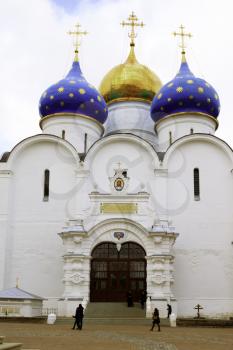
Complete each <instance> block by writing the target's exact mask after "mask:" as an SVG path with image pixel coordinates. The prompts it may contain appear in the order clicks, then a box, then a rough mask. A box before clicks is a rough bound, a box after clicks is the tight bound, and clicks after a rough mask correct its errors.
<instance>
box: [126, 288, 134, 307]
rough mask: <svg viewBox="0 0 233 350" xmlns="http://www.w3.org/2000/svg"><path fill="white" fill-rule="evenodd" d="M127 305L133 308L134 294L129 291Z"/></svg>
mask: <svg viewBox="0 0 233 350" xmlns="http://www.w3.org/2000/svg"><path fill="white" fill-rule="evenodd" d="M127 304H128V307H132V306H133V294H132V292H131V290H129V291H128V293H127Z"/></svg>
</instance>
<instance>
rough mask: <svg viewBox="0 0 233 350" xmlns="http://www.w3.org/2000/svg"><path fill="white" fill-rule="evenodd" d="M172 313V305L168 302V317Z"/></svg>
mask: <svg viewBox="0 0 233 350" xmlns="http://www.w3.org/2000/svg"><path fill="white" fill-rule="evenodd" d="M171 313H172V306H171V305H170V304H167V318H169V317H170V315H171Z"/></svg>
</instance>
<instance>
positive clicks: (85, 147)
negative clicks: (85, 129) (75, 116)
mask: <svg viewBox="0 0 233 350" xmlns="http://www.w3.org/2000/svg"><path fill="white" fill-rule="evenodd" d="M84 153H85V154H86V153H87V133H85V135H84Z"/></svg>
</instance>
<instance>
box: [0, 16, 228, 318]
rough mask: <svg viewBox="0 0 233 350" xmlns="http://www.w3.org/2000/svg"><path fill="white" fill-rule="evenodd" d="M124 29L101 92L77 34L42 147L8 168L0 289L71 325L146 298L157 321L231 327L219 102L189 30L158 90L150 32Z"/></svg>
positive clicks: (26, 144) (49, 107) (47, 97)
mask: <svg viewBox="0 0 233 350" xmlns="http://www.w3.org/2000/svg"><path fill="white" fill-rule="evenodd" d="M122 24H123V25H124V26H127V25H130V26H131V31H130V33H129V36H130V48H129V54H128V57H127V58H126V60H125V62H124V63H123V64H119V65H117V66H115V67H114V68H113V69H112V70H110V71H109V72H108V73H107V74H106V75H105V77H104V78H103V80H102V82H101V84H100V87H99V90H97V89H96V88H95V87H94V86H92V85H91V84H90V83H89V82H87V80H86V79H85V76H84V75H83V73H82V70H81V68H80V62H79V56H78V49H79V40H78V38H79V36H80V35H82V34H85V33H86V32H84V31H82V30H81V28H80V25H76V27H75V30H74V31H73V32H70V33H71V34H73V35H74V36H75V37H76V44H75V57H74V61H73V63H72V66H71V68H70V71H69V72H68V73H67V75H66V76H65V78H63V79H61V80H60V81H58V82H56V83H55V84H53V85H51V86H50V87H49V88H47V89H46V90H45V92H44V93H43V94H42V96H41V99H40V102H39V113H40V122H39V123H40V127H41V134H38V135H33V136H30V137H28V138H26V139H24V140H22V141H21V142H19V143H18V144H17V145H15V147H14V148H13V149H12V150H11V151H10V152H5V153H3V154H2V155H1V157H0V290H5V289H7V288H11V287H13V286H14V284H15V280H16V278H19V279H20V283H21V286H22V288H23V289H24V290H27V291H30V292H31V293H34V294H36V295H41V296H43V297H44V298H47V305H50V304H51V305H55V304H57V305H58V310H59V313H60V314H61V315H62V314H67V315H69V314H72V312H73V309H74V306H75V305H76V304H77V303H83V304H85V305H87V304H88V303H91V302H106V303H107V302H124V301H125V300H126V295H127V293H128V292H129V291H131V292H132V295H133V299H134V300H135V301H138V300H139V298H140V294H141V293H142V291H143V290H145V291H146V293H147V296H148V300H149V302H150V305H151V308H154V307H158V308H159V309H160V313H161V316H165V315H166V306H167V303H170V304H171V305H172V306H173V310H174V311H175V312H176V313H177V315H178V317H188V316H193V315H194V314H195V310H194V307H195V305H196V304H200V305H202V306H203V307H204V309H203V312H204V314H205V316H206V317H221V318H227V317H230V316H233V152H232V149H231V147H230V146H229V145H228V144H227V143H226V142H225V141H224V140H221V139H220V138H218V137H216V136H215V131H216V129H217V128H218V126H219V123H224V115H222V116H221V118H220V117H219V118H218V116H219V112H220V102H219V97H218V94H217V92H216V91H215V89H214V88H213V87H212V86H211V85H210V84H209V83H208V82H206V81H205V80H203V79H202V78H199V77H197V76H195V75H194V74H193V73H192V71H191V69H190V67H189V65H188V62H187V60H186V53H185V50H184V39H185V37H186V36H189V34H187V33H185V31H184V27H183V26H181V27H180V31H179V32H177V33H175V34H176V35H177V36H179V37H181V43H182V44H181V47H182V53H181V64H180V68H179V67H177V73H176V75H175V76H174V77H173V78H172V77H171V78H172V79H171V80H170V81H169V82H166V83H165V84H162V83H161V81H160V79H159V77H158V76H157V75H156V74H155V73H154V72H153V71H152V70H150V69H149V68H148V67H146V66H145V65H143V64H141V63H139V62H138V61H137V58H136V53H135V37H136V33H135V30H136V29H137V27H139V26H143V23H142V22H140V21H139V20H138V18H137V17H136V15H135V14H134V13H132V14H131V15H130V16H129V18H128V19H127V20H126V21H123V22H122ZM164 64H166V63H164ZM96 65H98V63H96ZM96 69H98V67H96ZM174 73H175V72H174ZM64 310H66V311H64Z"/></svg>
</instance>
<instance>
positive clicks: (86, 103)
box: [39, 60, 108, 123]
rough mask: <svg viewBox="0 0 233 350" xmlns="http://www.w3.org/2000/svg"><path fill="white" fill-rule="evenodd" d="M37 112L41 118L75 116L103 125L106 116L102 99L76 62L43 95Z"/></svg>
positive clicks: (105, 107)
mask: <svg viewBox="0 0 233 350" xmlns="http://www.w3.org/2000/svg"><path fill="white" fill-rule="evenodd" d="M39 111H40V116H41V118H44V117H47V116H49V115H53V114H77V115H82V116H87V117H90V118H93V119H95V120H97V121H98V122H100V123H104V122H105V120H106V119H107V115H108V112H107V106H106V103H105V101H104V99H103V97H102V96H101V95H100V94H99V92H98V91H97V90H96V89H95V87H94V86H92V85H90V84H89V83H88V82H87V81H86V79H85V78H84V76H83V74H82V72H81V69H80V65H79V62H78V61H76V60H75V61H74V62H73V65H72V68H71V70H70V71H69V73H68V74H67V76H66V77H65V78H64V79H62V80H60V81H59V82H58V83H56V84H54V85H52V86H50V87H49V88H48V89H47V90H46V91H45V92H44V93H43V95H42V96H41V98H40V103H39Z"/></svg>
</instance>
